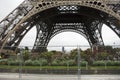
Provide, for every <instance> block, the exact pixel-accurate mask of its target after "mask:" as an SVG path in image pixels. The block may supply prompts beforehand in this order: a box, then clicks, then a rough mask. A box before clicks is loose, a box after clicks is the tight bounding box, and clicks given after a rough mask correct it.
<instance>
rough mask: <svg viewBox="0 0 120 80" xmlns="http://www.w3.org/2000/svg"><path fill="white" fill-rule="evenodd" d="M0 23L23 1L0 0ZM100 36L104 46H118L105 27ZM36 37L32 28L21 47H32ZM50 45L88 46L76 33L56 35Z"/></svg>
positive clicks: (112, 35) (119, 43) (115, 36)
mask: <svg viewBox="0 0 120 80" xmlns="http://www.w3.org/2000/svg"><path fill="white" fill-rule="evenodd" d="M0 1H1V2H0V21H1V20H2V19H3V18H5V17H6V16H7V15H8V14H9V13H10V12H11V11H12V10H14V9H15V8H16V7H17V6H18V5H19V4H20V3H21V2H23V1H24V0H0ZM102 36H103V40H104V43H105V45H113V43H114V42H115V44H116V45H120V39H119V38H118V36H117V35H116V34H115V33H114V32H113V31H112V30H111V29H110V28H108V27H107V26H105V25H104V26H103V29H102ZM35 37H36V29H35V28H32V29H31V30H30V31H29V33H28V34H27V35H26V36H25V38H24V39H23V40H22V42H21V44H20V45H22V46H33V44H34V41H35ZM52 45H54V46H55V45H89V44H88V41H87V40H86V39H85V38H84V37H83V36H81V35H80V34H78V33H74V32H63V33H60V34H58V35H56V36H55V37H54V38H53V39H51V40H50V42H49V46H52Z"/></svg>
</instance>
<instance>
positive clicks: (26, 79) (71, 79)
mask: <svg viewBox="0 0 120 80" xmlns="http://www.w3.org/2000/svg"><path fill="white" fill-rule="evenodd" d="M0 80H78V77H77V75H52V74H51V75H41V74H22V78H21V79H19V74H18V73H0ZM81 80H120V75H82V76H81Z"/></svg>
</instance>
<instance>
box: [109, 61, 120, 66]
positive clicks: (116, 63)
mask: <svg viewBox="0 0 120 80" xmlns="http://www.w3.org/2000/svg"><path fill="white" fill-rule="evenodd" d="M107 66H120V61H108V62H107Z"/></svg>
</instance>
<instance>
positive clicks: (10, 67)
mask: <svg viewBox="0 0 120 80" xmlns="http://www.w3.org/2000/svg"><path fill="white" fill-rule="evenodd" d="M19 68H20V67H19V66H7V65H0V69H19ZM77 68H78V67H77V66H69V67H68V66H42V67H40V66H22V69H31V70H37V69H38V70H39V69H77ZM81 69H83V70H85V69H88V70H95V69H97V70H105V69H106V70H110V69H111V70H120V66H107V67H106V68H105V66H88V67H87V68H86V67H81Z"/></svg>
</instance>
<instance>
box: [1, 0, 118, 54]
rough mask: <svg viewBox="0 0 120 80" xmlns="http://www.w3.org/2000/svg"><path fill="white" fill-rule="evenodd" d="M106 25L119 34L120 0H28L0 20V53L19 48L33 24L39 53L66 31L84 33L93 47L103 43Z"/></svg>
mask: <svg viewBox="0 0 120 80" xmlns="http://www.w3.org/2000/svg"><path fill="white" fill-rule="evenodd" d="M103 24H106V25H107V26H109V27H110V28H111V29H112V30H113V31H114V32H115V33H116V34H117V35H118V37H120V0H25V1H24V2H23V3H21V4H20V5H19V6H18V7H17V8H16V9H15V10H13V11H12V12H11V13H10V14H9V15H8V16H7V17H5V18H4V19H3V20H2V21H1V22H0V52H2V50H3V49H11V50H16V48H17V46H19V44H20V42H21V40H22V39H23V37H24V36H25V35H26V33H27V32H28V31H29V30H30V29H31V28H32V27H34V26H35V27H36V29H37V36H36V40H35V43H34V47H33V50H34V51H37V52H39V51H44V50H45V49H46V47H47V45H48V43H49V41H50V39H51V38H53V37H54V36H55V35H56V34H58V33H61V32H63V31H74V32H77V33H79V34H81V35H82V36H84V37H85V38H86V39H87V40H88V42H89V44H90V46H91V47H93V46H95V45H98V46H103V45H104V42H103V39H102V35H101V33H102V32H101V29H102V26H103ZM8 46H10V47H11V48H8ZM40 46H44V47H42V48H41V47H40Z"/></svg>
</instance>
